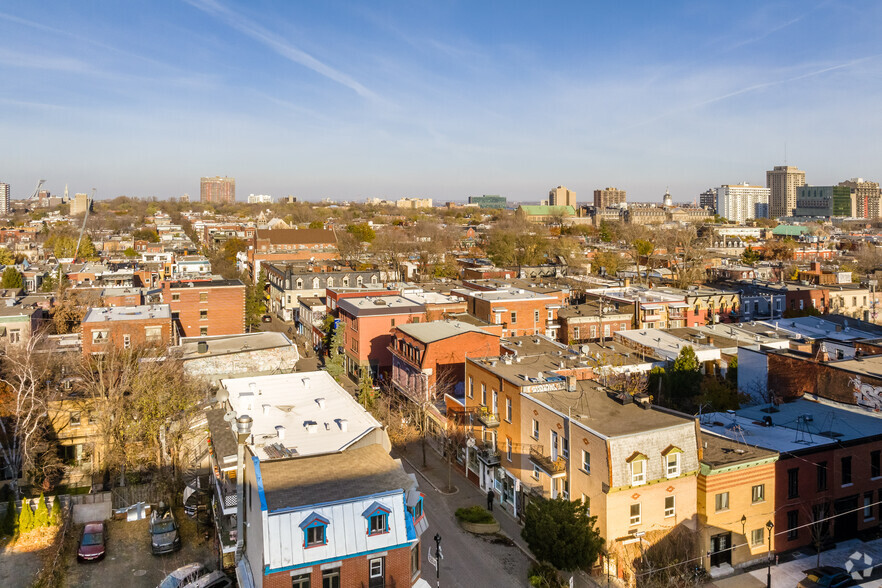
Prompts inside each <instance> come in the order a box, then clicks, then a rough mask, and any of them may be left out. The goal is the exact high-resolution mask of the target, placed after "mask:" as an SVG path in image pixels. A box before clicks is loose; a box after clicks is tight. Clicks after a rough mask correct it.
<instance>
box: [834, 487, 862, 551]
mask: <svg viewBox="0 0 882 588" xmlns="http://www.w3.org/2000/svg"><path fill="white" fill-rule="evenodd" d="M833 508H834V509H835V511H836V518H835V519H833V540H834V541H844V540H846V539H854V538H855V537H856V536H857V529H858V495H857V494H855V495H853V496H846V497H845V498H839V499H838V500H836V502H835V503H834V504H833Z"/></svg>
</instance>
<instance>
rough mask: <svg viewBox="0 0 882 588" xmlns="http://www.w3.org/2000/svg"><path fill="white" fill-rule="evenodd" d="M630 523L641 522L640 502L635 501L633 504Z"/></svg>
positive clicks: (637, 523) (636, 523)
mask: <svg viewBox="0 0 882 588" xmlns="http://www.w3.org/2000/svg"><path fill="white" fill-rule="evenodd" d="M630 524H632V525H639V524H640V503H639V502H635V503H634V504H632V505H631V520H630Z"/></svg>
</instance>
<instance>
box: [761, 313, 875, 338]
mask: <svg viewBox="0 0 882 588" xmlns="http://www.w3.org/2000/svg"><path fill="white" fill-rule="evenodd" d="M761 324H763V325H766V326H767V327H769V328H770V329H772V330H774V331H778V330H781V331H783V332H785V333H791V334H793V335H798V336H800V337H805V338H807V339H831V340H835V341H853V340H855V339H872V338H874V337H876V336H877V335H876V333H873V332H870V331H863V330H860V329H857V328H855V327H854V326H853V325H854V323H852V324H851V325H850V324H849V321H848V320H845V321H843V323H836V322H832V321H828V320H825V319H822V318H820V317H816V316H803V317H799V318H789V319H778V320H774V321H763V322H762V323H761Z"/></svg>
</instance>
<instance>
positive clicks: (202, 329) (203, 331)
mask: <svg viewBox="0 0 882 588" xmlns="http://www.w3.org/2000/svg"><path fill="white" fill-rule="evenodd" d="M206 335H208V327H199V336H200V337H205V336H206Z"/></svg>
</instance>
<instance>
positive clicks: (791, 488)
mask: <svg viewBox="0 0 882 588" xmlns="http://www.w3.org/2000/svg"><path fill="white" fill-rule="evenodd" d="M787 498H799V468H790V469H789V470H787Z"/></svg>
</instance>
